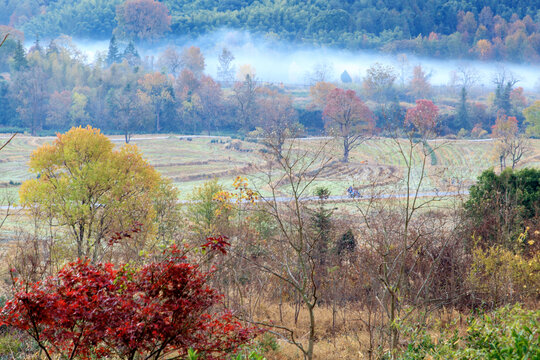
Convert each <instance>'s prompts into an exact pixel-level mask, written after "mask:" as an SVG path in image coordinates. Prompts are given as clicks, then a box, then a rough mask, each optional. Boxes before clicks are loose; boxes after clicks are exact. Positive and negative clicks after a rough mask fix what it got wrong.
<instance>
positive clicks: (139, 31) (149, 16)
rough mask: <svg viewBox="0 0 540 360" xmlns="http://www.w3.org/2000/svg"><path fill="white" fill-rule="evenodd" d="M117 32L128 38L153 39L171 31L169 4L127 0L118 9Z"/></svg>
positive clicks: (154, 0)
mask: <svg viewBox="0 0 540 360" xmlns="http://www.w3.org/2000/svg"><path fill="white" fill-rule="evenodd" d="M116 20H117V22H118V27H117V28H116V30H115V31H116V32H117V33H118V34H121V35H123V36H125V37H128V38H135V39H140V40H152V39H155V38H158V37H161V36H162V35H163V34H164V33H166V32H167V31H169V30H170V29H171V28H170V25H171V16H170V15H169V9H167V6H166V5H165V4H164V3H162V2H158V1H156V0H127V1H125V2H124V3H123V4H121V5H119V6H118V7H117V9H116Z"/></svg>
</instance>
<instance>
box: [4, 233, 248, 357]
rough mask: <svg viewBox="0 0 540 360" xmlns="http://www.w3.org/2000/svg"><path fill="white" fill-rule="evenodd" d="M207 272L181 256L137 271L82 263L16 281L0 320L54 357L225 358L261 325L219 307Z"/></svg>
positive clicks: (220, 239) (219, 242) (219, 296)
mask: <svg viewBox="0 0 540 360" xmlns="http://www.w3.org/2000/svg"><path fill="white" fill-rule="evenodd" d="M215 240H216V241H215V242H213V243H212V244H215V246H218V249H220V251H222V252H223V251H225V250H224V249H222V248H221V247H219V246H221V245H219V244H221V243H224V242H225V240H224V238H217V239H215ZM208 275H209V273H206V272H202V271H201V270H200V269H199V267H198V266H197V265H194V264H191V263H188V262H187V260H186V258H185V257H177V256H174V254H173V256H171V257H169V258H167V259H165V260H163V261H161V262H158V263H150V264H148V265H145V266H144V267H142V268H140V269H137V270H131V269H129V267H128V266H124V267H123V268H120V269H116V268H114V267H113V265H111V264H97V265H92V264H90V263H89V262H88V261H86V260H79V261H76V262H73V263H70V264H68V265H66V266H65V267H64V268H63V269H62V270H60V271H59V273H58V274H57V275H56V276H54V277H50V278H48V279H46V280H45V281H43V282H36V283H30V284H23V283H22V282H18V283H16V292H15V295H14V297H13V299H11V300H10V301H8V302H7V303H6V305H5V307H4V308H3V309H2V312H1V314H0V324H2V325H8V326H13V327H15V328H18V329H21V330H24V331H26V332H28V333H29V334H30V336H32V337H33V338H34V339H35V340H36V341H37V342H38V344H39V345H40V347H41V348H42V349H43V350H44V352H45V353H46V355H47V357H48V358H52V356H53V355H60V356H61V357H62V358H66V359H74V358H83V359H86V358H90V357H92V356H94V355H98V356H99V357H104V356H108V355H111V354H114V355H115V356H119V357H120V358H125V359H133V358H135V357H138V356H140V355H143V356H144V358H146V359H159V358H162V357H164V356H167V354H174V355H175V356H181V355H185V354H187V350H188V349H189V348H191V349H194V350H197V351H198V352H199V353H200V354H204V356H205V358H206V359H221V358H223V357H224V356H225V355H224V354H226V353H229V352H234V351H235V349H237V348H238V347H239V346H240V345H241V344H244V343H246V342H248V341H250V340H251V339H252V338H253V337H254V336H255V335H256V334H257V332H258V330H256V329H254V328H245V327H242V325H241V324H240V323H239V322H238V321H236V320H234V318H233V317H232V315H231V314H230V313H229V312H216V311H214V310H213V308H214V307H215V305H217V304H219V302H220V301H221V298H222V295H220V294H219V293H218V292H217V291H216V290H215V289H212V288H210V287H209V286H208V285H207V284H206V282H207V279H208Z"/></svg>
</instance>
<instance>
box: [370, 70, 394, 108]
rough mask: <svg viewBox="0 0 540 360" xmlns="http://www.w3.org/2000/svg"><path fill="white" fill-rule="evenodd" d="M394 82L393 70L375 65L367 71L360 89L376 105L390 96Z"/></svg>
mask: <svg viewBox="0 0 540 360" xmlns="http://www.w3.org/2000/svg"><path fill="white" fill-rule="evenodd" d="M395 80H396V74H395V72H394V68H392V67H391V66H385V65H382V64H379V63H375V64H373V65H372V66H370V67H369V68H368V69H367V71H366V77H365V78H364V82H363V83H362V87H363V88H364V92H365V93H366V95H368V96H369V97H371V98H372V99H374V100H375V101H377V102H378V103H383V102H385V101H386V100H387V99H388V97H389V96H390V91H391V90H392V86H393V85H394V81H395Z"/></svg>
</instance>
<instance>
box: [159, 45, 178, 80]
mask: <svg viewBox="0 0 540 360" xmlns="http://www.w3.org/2000/svg"><path fill="white" fill-rule="evenodd" d="M158 66H160V67H163V68H165V69H166V70H167V72H169V73H171V74H173V75H174V76H176V75H177V73H178V72H179V71H180V69H181V67H182V58H181V56H180V53H179V52H178V51H177V50H176V48H175V47H174V46H168V47H167V48H166V49H165V51H163V53H161V55H160V56H159V58H158Z"/></svg>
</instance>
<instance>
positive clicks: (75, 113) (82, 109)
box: [69, 91, 90, 126]
mask: <svg viewBox="0 0 540 360" xmlns="http://www.w3.org/2000/svg"><path fill="white" fill-rule="evenodd" d="M87 105H88V97H87V96H86V95H85V94H83V93H82V92H77V91H74V92H73V93H72V94H71V108H70V110H69V116H70V118H71V124H70V125H72V126H80V125H83V126H84V125H86V124H87V123H88V121H89V120H90V115H89V114H88V111H87V108H86V107H87Z"/></svg>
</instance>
